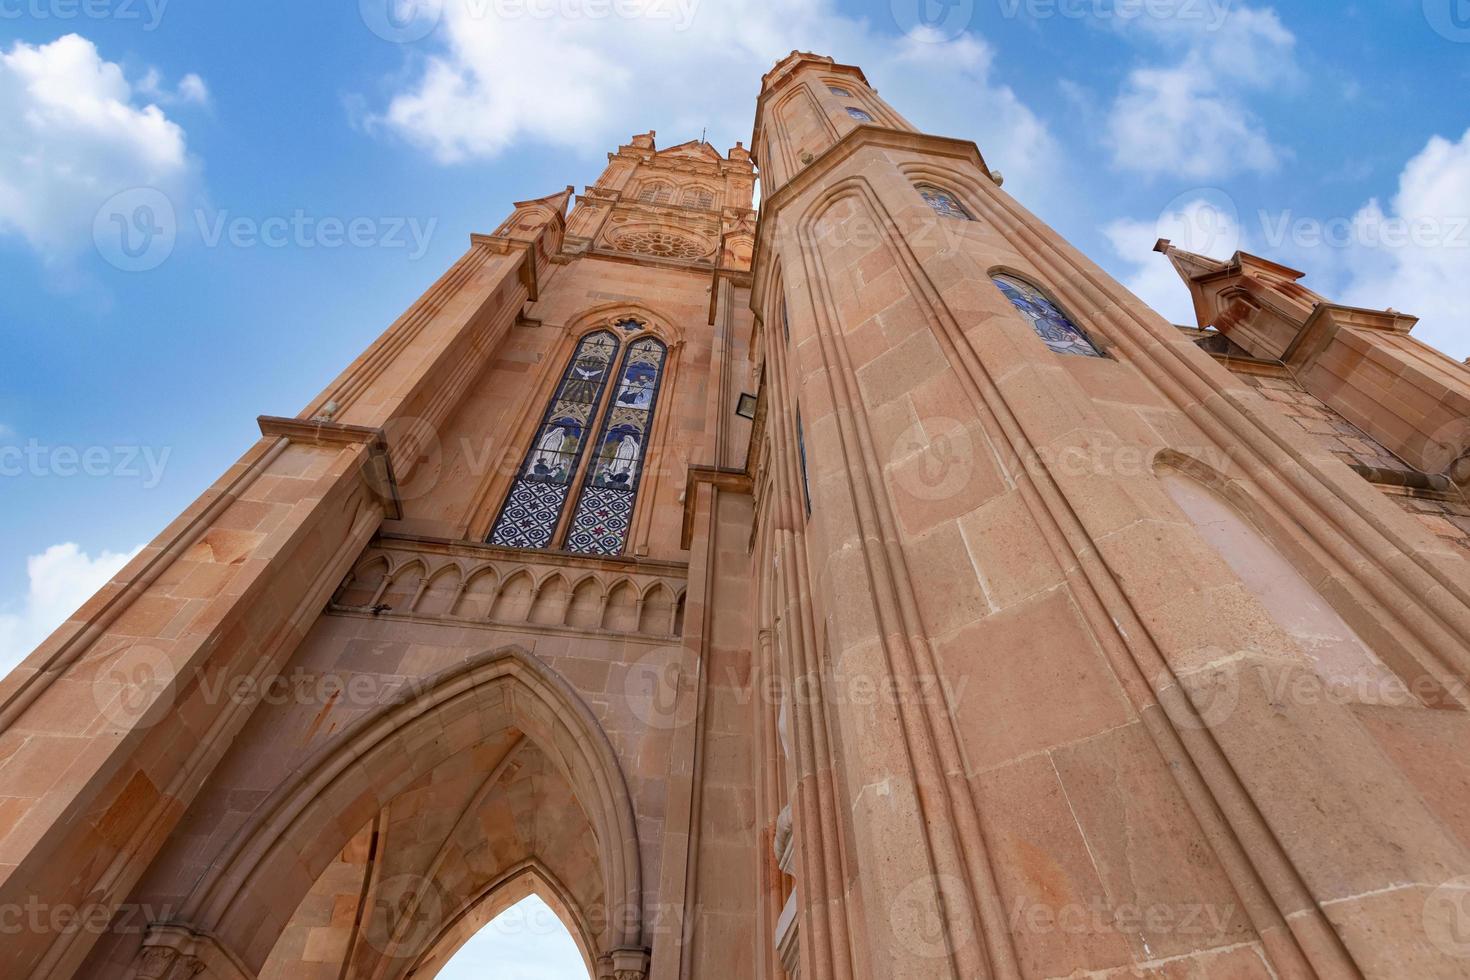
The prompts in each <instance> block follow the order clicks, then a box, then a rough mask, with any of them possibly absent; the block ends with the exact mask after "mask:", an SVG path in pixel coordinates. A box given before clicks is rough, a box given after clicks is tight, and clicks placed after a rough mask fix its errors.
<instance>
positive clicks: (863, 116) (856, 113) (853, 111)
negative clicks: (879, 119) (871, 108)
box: [847, 106, 873, 122]
mask: <svg viewBox="0 0 1470 980" xmlns="http://www.w3.org/2000/svg"><path fill="white" fill-rule="evenodd" d="M847 114H848V115H849V116H851V117H852V118H854V119H856V120H857V121H858V122H872V121H873V117H872V116H870V115H868V114H867V113H866V112H864V111H863V110H861V109H859V108H857V107H856V106H848V107H847Z"/></svg>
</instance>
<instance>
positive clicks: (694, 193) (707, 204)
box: [684, 187, 715, 211]
mask: <svg viewBox="0 0 1470 980" xmlns="http://www.w3.org/2000/svg"><path fill="white" fill-rule="evenodd" d="M684 206H685V207H690V208H701V209H703V210H705V211H708V210H709V209H711V208H713V207H714V206H715V193H714V191H711V190H709V189H708V188H704V187H691V188H689V189H688V190H687V191H685V192H684Z"/></svg>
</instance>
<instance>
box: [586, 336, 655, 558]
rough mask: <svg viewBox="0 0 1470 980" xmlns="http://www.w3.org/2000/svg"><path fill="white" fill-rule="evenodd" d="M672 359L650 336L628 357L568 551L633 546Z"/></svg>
mask: <svg viewBox="0 0 1470 980" xmlns="http://www.w3.org/2000/svg"><path fill="white" fill-rule="evenodd" d="M667 354H668V350H667V348H665V347H664V345H663V344H662V343H660V342H659V341H658V340H655V339H654V338H652V337H645V338H644V339H642V340H639V341H637V342H635V343H633V344H631V345H630V346H629V347H628V350H627V352H626V353H625V354H624V355H623V362H622V368H621V370H620V372H619V375H618V387H617V389H616V391H615V392H614V394H613V397H612V400H611V401H610V402H609V403H608V406H607V410H606V412H605V413H604V414H603V419H602V428H601V430H600V431H599V433H598V436H597V445H596V447H595V448H594V449H593V456H592V462H591V465H590V466H589V467H588V470H587V476H586V478H585V480H584V481H583V485H582V497H581V499H580V500H578V501H577V509H576V511H575V512H574V513H573V515H572V526H571V530H570V531H568V532H567V550H568V551H576V552H580V553H582V554H586V555H618V554H622V552H623V548H624V547H625V546H626V545H627V543H628V529H629V528H630V527H631V525H632V523H633V505H634V503H636V502H637V499H638V485H639V483H640V482H641V481H642V478H643V464H644V460H645V457H646V455H647V451H648V437H649V434H650V433H651V431H652V426H653V410H654V408H655V407H656V405H657V403H658V391H659V384H660V382H661V381H662V380H663V371H664V359H665V357H666V356H667Z"/></svg>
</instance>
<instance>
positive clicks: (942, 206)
mask: <svg viewBox="0 0 1470 980" xmlns="http://www.w3.org/2000/svg"><path fill="white" fill-rule="evenodd" d="M917 190H918V192H919V196H921V197H922V198H923V199H924V200H925V201H927V202H928V203H929V206H930V207H931V208H933V209H934V213H935V214H937V215H939V216H940V217H942V218H959V219H960V220H962V221H974V220H975V219H974V218H973V217H971V216H970V212H968V211H966V210H965V206H964V205H963V204H961V203H960V202H959V201H958V200H957V199H956V198H955V196H954V195H953V194H951V193H950V192H949V191H943V190H940V189H939V188H938V187H935V186H933V185H932V184H920V185H919V186H918V188H917Z"/></svg>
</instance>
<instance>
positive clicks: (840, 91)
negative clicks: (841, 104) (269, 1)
mask: <svg viewBox="0 0 1470 980" xmlns="http://www.w3.org/2000/svg"><path fill="white" fill-rule="evenodd" d="M827 91H829V92H831V93H832V94H833V95H840V96H842V97H843V98H844V99H850V98H852V93H851V92H849V91H848V90H847V89H845V88H843V87H842V86H841V85H828V86H827Z"/></svg>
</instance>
